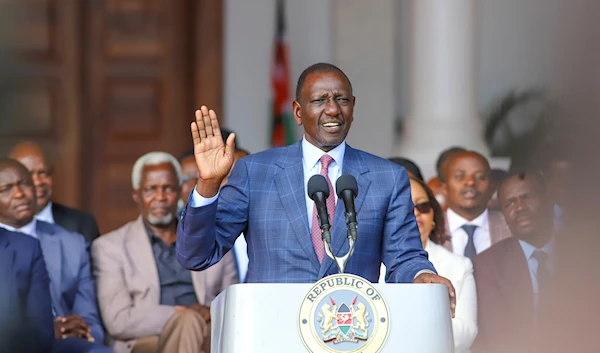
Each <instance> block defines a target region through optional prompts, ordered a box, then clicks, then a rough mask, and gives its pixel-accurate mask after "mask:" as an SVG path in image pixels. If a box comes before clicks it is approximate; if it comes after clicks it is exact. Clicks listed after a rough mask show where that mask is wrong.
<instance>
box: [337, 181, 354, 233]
mask: <svg viewBox="0 0 600 353" xmlns="http://www.w3.org/2000/svg"><path fill="white" fill-rule="evenodd" d="M335 189H336V190H337V195H338V197H339V198H340V199H342V200H343V201H344V207H345V208H346V211H345V215H346V226H347V227H348V237H351V238H352V239H353V240H354V241H356V238H357V236H358V221H357V219H356V209H355V207H354V199H355V198H356V196H357V195H358V184H357V183H356V179H355V178H354V177H353V176H352V175H350V174H346V175H342V176H341V177H339V178H338V180H337V181H336V182H335Z"/></svg>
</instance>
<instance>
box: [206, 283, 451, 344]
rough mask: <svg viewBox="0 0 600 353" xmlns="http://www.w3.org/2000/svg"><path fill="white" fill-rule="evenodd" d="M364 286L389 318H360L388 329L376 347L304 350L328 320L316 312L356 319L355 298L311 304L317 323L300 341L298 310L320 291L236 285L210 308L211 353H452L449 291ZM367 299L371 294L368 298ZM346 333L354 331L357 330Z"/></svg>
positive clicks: (432, 287)
mask: <svg viewBox="0 0 600 353" xmlns="http://www.w3.org/2000/svg"><path fill="white" fill-rule="evenodd" d="M356 278H360V277H356ZM322 281H323V280H321V281H319V282H322ZM364 281H365V282H366V283H365V285H368V286H372V287H374V288H375V289H376V291H377V292H379V294H380V295H381V297H382V298H383V301H384V302H385V305H386V309H387V312H388V315H389V316H385V315H384V314H381V313H378V314H377V315H374V314H373V315H371V316H370V317H369V316H368V315H365V314H364V313H363V314H362V318H363V319H364V317H367V318H368V319H369V320H370V325H371V327H372V328H373V327H376V326H377V325H379V328H380V329H381V328H382V327H383V326H384V325H387V326H386V329H387V332H385V336H384V337H383V340H382V342H381V346H377V347H375V346H374V345H371V346H366V347H364V348H359V346H356V347H358V348H353V346H352V343H349V342H343V344H340V345H339V347H340V350H337V346H336V345H335V344H333V341H331V342H329V343H328V344H329V346H328V347H334V348H330V349H325V348H323V347H321V348H316V349H314V348H310V349H309V347H308V346H307V344H306V343H305V341H307V340H308V341H310V340H320V339H321V338H322V337H321V332H322V329H321V327H322V326H319V325H323V324H324V323H325V322H327V320H323V318H324V317H325V316H323V315H322V314H321V312H320V310H321V308H322V306H323V305H326V308H331V307H333V306H335V307H336V310H337V311H336V312H337V313H338V320H340V319H339V317H340V316H339V315H341V314H340V312H341V311H343V309H342V307H344V305H346V308H347V307H350V308H351V309H352V310H351V311H345V312H347V313H348V314H349V313H353V314H354V315H355V316H357V315H358V314H357V312H358V310H356V311H355V309H354V308H356V307H357V305H355V302H356V297H354V296H353V295H352V294H351V295H350V297H352V298H354V300H353V301H352V303H350V301H351V300H352V299H343V298H342V299H341V300H342V301H344V302H345V304H342V303H341V300H340V299H337V298H335V299H334V298H333V297H332V296H329V295H326V298H323V299H322V301H321V302H319V303H315V305H319V304H320V305H321V306H319V307H317V308H313V309H307V310H312V315H313V316H315V317H316V320H317V321H319V322H315V323H314V325H313V327H314V328H315V329H313V330H312V331H313V335H312V336H311V335H310V334H308V335H307V334H305V335H303V336H302V334H301V330H303V329H302V327H304V330H306V327H308V326H310V325H311V324H310V323H307V322H306V320H305V319H304V317H305V316H303V315H305V314H303V313H302V312H303V310H304V309H303V308H301V306H305V304H303V303H307V302H308V303H309V304H310V301H307V298H308V297H309V296H310V295H311V294H312V293H313V292H311V291H314V293H317V292H319V288H316V289H315V284H237V285H233V286H230V287H229V288H228V289H226V290H225V291H223V292H222V293H221V294H219V296H217V298H215V300H214V301H213V302H212V305H211V321H212V332H211V339H212V341H211V352H213V353H239V352H244V353H252V352H260V353H270V352H273V353H275V352H277V353H282V352H283V353H297V352H298V353H305V352H310V351H312V352H319V353H321V352H338V351H339V352H357V353H359V352H361V353H369V352H375V351H379V352H384V353H387V352H410V353H420V352H422V353H451V352H454V342H453V338H452V324H451V313H450V304H449V298H448V291H447V289H446V287H445V286H444V285H441V284H370V283H368V281H366V280H364ZM361 286H362V284H361ZM317 287H318V286H317ZM309 293H311V294H309ZM372 293H373V290H372V289H371V292H370V294H372ZM308 299H311V298H308ZM359 302H360V300H359ZM323 303H325V304H323ZM353 305H354V307H353ZM358 305H360V304H358ZM358 307H359V306H358ZM363 308H364V305H363ZM305 311H306V310H305ZM380 311H381V310H380ZM306 312H308V311H306ZM384 316H385V317H384ZM379 317H381V319H379ZM386 318H387V321H386ZM341 320H342V321H337V325H336V320H335V319H333V321H332V322H331V323H332V324H333V325H335V326H340V327H342V324H343V318H342V319H341ZM303 321H304V325H303V323H302V322H303ZM350 321H352V320H350ZM355 323H356V322H355ZM307 325H308V326H307ZM349 327H359V325H358V324H356V326H349ZM355 330H356V334H355V335H356V337H359V336H358V335H359V333H360V332H359V329H358V328H357V329H355ZM366 330H368V329H366ZM366 330H365V332H366ZM305 332H306V331H305ZM347 333H348V332H346V334H347ZM369 334H373V335H374V334H375V333H373V332H369ZM382 334H383V333H382ZM369 339H370V338H369ZM355 341H356V339H355ZM360 342H363V341H359V343H358V344H360ZM364 342H366V341H364ZM312 344H313V346H312V347H315V345H316V347H320V346H319V344H325V343H322V342H313V343H312ZM342 346H343V348H342Z"/></svg>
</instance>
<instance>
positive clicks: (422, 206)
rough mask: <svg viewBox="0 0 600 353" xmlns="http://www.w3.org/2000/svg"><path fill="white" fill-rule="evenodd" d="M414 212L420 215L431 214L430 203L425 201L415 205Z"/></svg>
mask: <svg viewBox="0 0 600 353" xmlns="http://www.w3.org/2000/svg"><path fill="white" fill-rule="evenodd" d="M415 210H417V211H419V212H420V213H429V212H431V202H429V201H425V202H421V203H418V204H416V205H415Z"/></svg>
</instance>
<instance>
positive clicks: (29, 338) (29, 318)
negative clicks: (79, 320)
mask: <svg viewBox="0 0 600 353" xmlns="http://www.w3.org/2000/svg"><path fill="white" fill-rule="evenodd" d="M11 188H13V187H12V186H10V187H9V186H6V184H5V183H4V181H3V180H2V179H0V202H1V203H5V202H6V194H9V193H10V189H11ZM0 269H1V271H0V283H1V285H0V352H28V353H29V352H32V353H33V352H39V353H46V352H50V351H51V350H52V343H53V341H54V330H53V328H52V305H51V303H50V280H49V279H48V272H47V271H46V264H45V263H44V257H43V255H42V249H41V248H40V242H39V241H37V240H35V239H32V238H30V237H28V236H25V235H23V234H19V233H16V232H11V231H8V230H5V229H3V228H0Z"/></svg>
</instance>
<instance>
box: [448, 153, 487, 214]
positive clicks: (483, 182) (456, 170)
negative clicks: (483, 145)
mask: <svg viewBox="0 0 600 353" xmlns="http://www.w3.org/2000/svg"><path fill="white" fill-rule="evenodd" d="M444 177H445V182H444V183H443V185H444V191H445V193H446V202H447V204H448V207H450V208H451V209H452V210H454V211H455V212H458V211H457V210H462V211H465V212H467V213H468V212H470V211H471V212H473V211H481V212H482V211H483V210H484V209H485V207H486V205H487V203H488V200H489V199H490V189H491V188H490V169H489V166H488V164H487V163H485V161H484V160H483V157H481V156H479V155H477V154H475V153H472V152H463V153H460V154H457V155H456V156H453V157H452V159H451V160H450V161H449V162H448V165H447V166H446V168H445V173H444Z"/></svg>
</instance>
